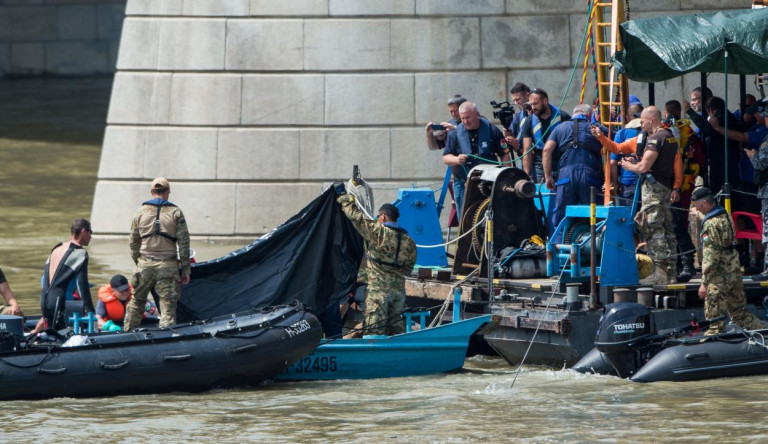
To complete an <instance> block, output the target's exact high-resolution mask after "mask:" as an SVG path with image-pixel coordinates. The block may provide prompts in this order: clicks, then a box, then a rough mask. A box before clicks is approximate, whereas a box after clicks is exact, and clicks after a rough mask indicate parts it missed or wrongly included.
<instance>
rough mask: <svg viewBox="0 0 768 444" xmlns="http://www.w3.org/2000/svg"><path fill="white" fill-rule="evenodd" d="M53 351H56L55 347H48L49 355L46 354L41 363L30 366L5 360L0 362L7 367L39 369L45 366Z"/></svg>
mask: <svg viewBox="0 0 768 444" xmlns="http://www.w3.org/2000/svg"><path fill="white" fill-rule="evenodd" d="M53 349H54V347H52V346H49V347H48V353H46V354H45V356H43V358H42V359H40V361H39V362H35V363H34V364H29V365H20V364H14V363H13V362H10V361H6V360H5V359H0V362H2V363H3V364H5V365H8V366H11V367H16V368H32V367H37V366H39V365H43V363H44V362H45V361H47V360H48V358H50V357H51V354H52V353H53Z"/></svg>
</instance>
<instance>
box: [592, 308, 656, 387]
mask: <svg viewBox="0 0 768 444" xmlns="http://www.w3.org/2000/svg"><path fill="white" fill-rule="evenodd" d="M658 339H659V335H658V334H657V331H656V324H655V322H654V321H653V317H652V316H651V311H650V309H648V307H646V306H644V305H640V304H636V303H634V302H618V303H615V304H610V305H607V306H606V307H605V313H604V314H603V316H602V317H601V318H600V326H599V327H598V329H597V337H596V338H595V348H596V349H597V350H598V351H599V352H601V353H602V354H603V357H604V358H605V359H607V360H608V362H610V364H611V365H612V366H613V368H614V370H615V371H616V374H617V376H619V377H621V378H627V377H629V376H632V375H633V374H635V372H637V371H638V370H639V369H640V367H642V366H643V365H645V363H646V362H648V360H649V359H650V358H651V357H653V356H654V355H655V354H656V353H658V351H659V349H661V343H660V341H658Z"/></svg>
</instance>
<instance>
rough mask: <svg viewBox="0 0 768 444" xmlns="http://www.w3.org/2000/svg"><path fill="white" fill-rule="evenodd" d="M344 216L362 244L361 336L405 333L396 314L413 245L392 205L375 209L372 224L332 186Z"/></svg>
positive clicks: (338, 184)
mask: <svg viewBox="0 0 768 444" xmlns="http://www.w3.org/2000/svg"><path fill="white" fill-rule="evenodd" d="M334 190H335V191H336V194H337V195H338V196H339V197H338V198H337V199H336V200H337V201H338V202H339V204H341V209H342V211H343V212H344V215H345V216H347V219H349V220H350V221H351V222H352V225H353V226H354V227H355V229H356V230H357V231H358V232H359V233H360V235H361V236H362V237H363V240H364V241H365V253H364V257H363V260H362V262H361V264H360V270H359V271H358V281H359V282H363V283H365V284H367V285H368V286H367V288H366V290H365V316H364V319H363V324H362V326H361V327H362V331H361V330H357V332H356V334H354V335H348V336H345V337H356V336H362V334H363V333H365V334H372V335H384V334H386V335H396V334H400V333H405V323H404V322H403V319H402V317H401V316H400V314H401V313H402V312H403V311H404V310H405V275H408V274H410V273H411V271H412V270H413V266H414V265H415V264H416V243H415V242H414V241H413V239H411V237H410V236H408V232H407V231H406V230H405V229H404V228H402V227H400V226H399V225H397V219H398V218H399V217H400V212H399V211H398V209H397V207H395V206H394V205H392V204H388V203H387V204H384V205H382V206H381V208H379V213H378V217H377V218H376V220H375V221H372V220H368V219H366V218H365V216H363V213H362V212H361V211H360V210H359V209H358V208H357V204H356V203H355V198H354V197H353V196H351V195H349V194H346V190H345V189H344V183H343V182H341V181H337V182H336V183H334Z"/></svg>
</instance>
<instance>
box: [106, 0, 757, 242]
mask: <svg viewBox="0 0 768 444" xmlns="http://www.w3.org/2000/svg"><path fill="white" fill-rule="evenodd" d="M750 4H751V2H750V0H733V1H731V2H730V4H729V7H732V8H747V7H749V5H750ZM631 7H632V8H633V9H632V11H631V13H632V14H633V16H635V17H636V16H641V15H642V16H658V15H660V14H689V13H694V12H700V11H705V10H712V9H713V8H722V7H723V5H722V4H721V2H715V1H711V0H653V1H632V2H631ZM585 11H586V1H583V0H539V1H537V2H530V1H521V0H390V1H380V0H291V1H286V2H276V1H273V0H230V1H225V2H213V1H208V0H128V2H127V5H126V11H125V12H126V18H125V22H124V25H123V37H122V40H121V43H120V51H119V56H118V60H117V69H118V72H117V74H116V75H115V80H114V88H113V92H112V100H111V103H110V109H109V115H108V119H107V120H108V122H107V123H108V126H107V130H106V135H105V138H104V148H103V154H102V159H101V166H100V169H99V182H98V185H97V188H96V195H95V199H94V211H93V223H94V226H96V227H98V230H99V232H100V233H116V234H120V233H126V232H127V231H128V228H129V224H130V219H131V216H132V214H133V211H134V209H135V207H136V206H137V205H138V203H139V202H140V201H142V200H144V199H145V198H148V196H149V192H148V188H149V182H150V181H151V179H152V178H153V177H155V176H165V177H167V178H168V179H170V180H171V183H172V194H171V200H173V201H174V202H177V203H178V204H179V205H180V206H181V207H182V208H183V209H184V211H185V213H186V215H187V219H188V221H189V224H190V229H191V231H192V232H193V233H194V234H197V235H209V236H252V235H256V234H260V233H264V232H266V231H268V230H270V229H271V228H273V227H275V226H276V225H278V224H279V223H281V222H283V221H284V220H286V219H288V218H289V217H290V216H292V215H293V214H295V213H296V212H297V211H298V210H299V209H301V208H302V207H303V206H304V205H306V203H308V201H309V200H311V199H312V198H314V197H315V196H317V195H318V194H319V193H320V192H322V190H323V189H325V188H326V187H327V186H328V185H329V184H330V183H331V182H332V181H333V180H334V179H337V178H344V177H349V175H350V173H351V171H352V167H353V165H360V168H361V171H362V173H363V175H364V177H365V178H366V179H367V180H369V181H370V182H371V183H372V184H373V185H374V187H375V188H374V189H375V190H376V200H377V203H381V202H384V201H391V200H393V199H394V198H395V197H396V193H397V188H399V187H403V186H411V185H414V184H415V185H425V186H429V187H431V188H435V189H436V188H439V187H440V186H441V182H442V178H443V175H444V172H445V167H444V165H443V164H442V161H441V156H440V153H439V152H431V151H428V150H427V149H426V147H425V143H424V125H425V124H426V123H427V122H429V121H430V120H446V119H447V118H448V117H449V116H448V113H447V109H446V106H445V103H446V101H447V100H448V98H450V97H451V96H453V95H454V94H457V93H460V94H462V95H464V96H465V97H468V98H470V99H471V100H473V101H475V102H476V103H478V105H479V106H480V109H481V112H482V113H483V114H484V115H486V116H490V115H491V113H492V109H491V107H490V105H489V104H488V102H489V101H491V100H497V101H501V100H506V98H507V91H509V88H510V87H511V85H512V84H514V83H515V82H517V81H523V82H525V83H527V84H528V85H530V86H531V87H540V88H544V89H546V90H548V92H549V94H550V97H551V100H552V101H553V102H554V103H556V104H557V103H560V102H561V101H563V103H564V107H565V109H567V110H569V111H570V110H571V109H572V108H573V106H575V105H576V104H577V103H578V96H579V90H580V86H581V84H580V79H581V65H580V63H581V60H583V59H581V58H580V57H579V56H578V52H579V46H580V43H581V41H582V36H583V30H584V29H583V28H584V25H585V23H586V16H585ZM574 63H579V65H578V67H577V70H576V73H575V75H574V76H573V77H574V80H573V82H572V83H571V85H570V89H569V90H568V94H567V95H565V97H564V98H563V96H564V93H565V89H566V86H567V85H568V84H569V79H570V77H571V76H572V74H573V72H572V68H573V65H574ZM590 70H591V68H590ZM689 77H690V78H689ZM712 78H714V76H713V77H712ZM733 79H735V77H733ZM693 81H698V76H688V77H685V78H680V79H674V80H671V81H669V82H665V83H664V84H662V85H657V89H656V90H657V93H656V94H657V95H656V100H657V103H658V102H662V103H663V101H665V100H667V99H669V98H673V97H674V98H680V97H682V96H683V95H684V94H687V92H688V91H690V88H691V85H692V84H693V83H692V82H693ZM587 83H588V85H587V93H586V99H585V100H589V101H591V100H592V98H593V97H594V78H593V77H591V73H590V77H589V80H588V82H587ZM734 83H737V82H735V81H734ZM720 85H721V84H720V83H717V82H716V81H714V80H711V81H710V86H711V87H712V89H713V90H714V91H715V93H716V94H719V93H720V91H719V90H718V88H719V87H720ZM646 90H647V86H645V85H638V84H632V85H631V86H630V91H631V92H632V93H633V94H637V95H638V96H640V97H641V98H643V99H644V100H645V98H646V93H645V91H646ZM737 93H738V89H737V86H734V89H732V92H731V94H733V95H732V96H731V97H736V94H737Z"/></svg>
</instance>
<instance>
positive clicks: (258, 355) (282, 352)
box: [0, 304, 322, 399]
mask: <svg viewBox="0 0 768 444" xmlns="http://www.w3.org/2000/svg"><path fill="white" fill-rule="evenodd" d="M321 337H322V329H321V327H320V323H319V321H318V319H317V317H316V316H315V315H313V314H311V313H309V312H307V311H306V310H305V309H304V308H303V307H302V306H301V305H298V304H294V305H290V306H282V307H274V308H269V309H264V310H253V311H249V312H243V313H238V314H234V315H229V316H221V317H218V318H213V319H211V320H208V321H205V322H199V323H190V324H182V325H177V326H174V327H170V328H166V329H142V330H140V331H137V332H132V333H122V334H114V333H101V334H94V335H88V336H84V337H81V338H80V339H83V340H84V344H83V345H77V346H73V347H62V346H60V345H37V346H33V347H30V348H28V349H25V350H21V351H14V352H8V353H1V354H0V399H22V398H23V399H30V398H52V397H61V396H67V397H83V396H110V395H124V394H141V393H162V392H172V391H186V392H199V391H203V390H208V389H211V388H214V387H231V386H239V385H252V384H257V383H259V382H261V381H263V380H265V379H269V378H271V377H273V376H275V375H276V374H278V373H280V372H281V371H283V369H285V368H286V367H287V366H288V365H290V364H292V363H293V362H295V361H297V360H298V359H300V358H301V357H302V356H304V355H306V354H307V353H310V352H311V351H312V350H314V349H315V347H316V346H317V344H318V343H319V341H320V338H321Z"/></svg>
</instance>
